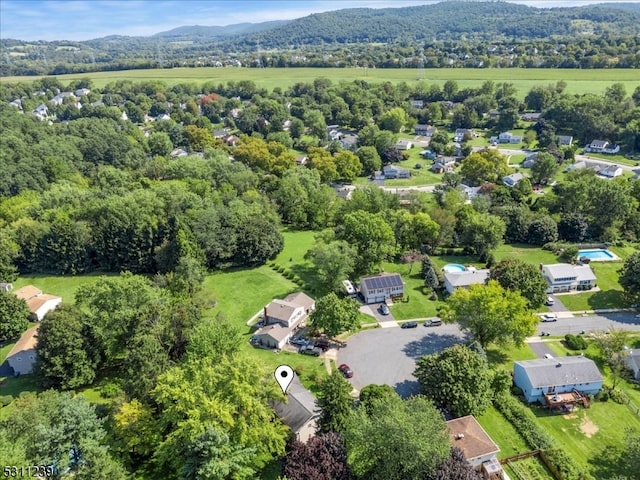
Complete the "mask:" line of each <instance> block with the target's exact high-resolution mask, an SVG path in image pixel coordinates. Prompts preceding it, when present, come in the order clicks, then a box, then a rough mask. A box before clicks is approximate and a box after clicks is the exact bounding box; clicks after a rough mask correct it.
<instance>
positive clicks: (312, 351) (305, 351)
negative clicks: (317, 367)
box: [298, 345, 320, 357]
mask: <svg viewBox="0 0 640 480" xmlns="http://www.w3.org/2000/svg"><path fill="white" fill-rule="evenodd" d="M298 353H299V354H301V355H311V356H312V357H319V356H320V350H318V349H317V348H315V347H312V346H310V345H308V346H306V347H302V348H300V350H298Z"/></svg>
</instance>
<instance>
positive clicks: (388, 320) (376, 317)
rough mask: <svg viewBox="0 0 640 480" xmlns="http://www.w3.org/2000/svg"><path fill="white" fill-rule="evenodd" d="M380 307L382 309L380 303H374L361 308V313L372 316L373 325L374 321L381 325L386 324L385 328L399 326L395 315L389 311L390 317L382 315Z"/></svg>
mask: <svg viewBox="0 0 640 480" xmlns="http://www.w3.org/2000/svg"><path fill="white" fill-rule="evenodd" d="M379 307H380V304H379V303H372V304H370V305H363V306H361V307H360V311H361V312H362V313H364V314H365V315H372V317H371V323H373V322H374V321H377V322H378V323H379V324H384V325H385V326H386V325H393V324H395V325H397V323H396V319H395V318H394V316H393V313H391V311H389V314H388V315H382V314H381V313H380V310H378V308H379Z"/></svg>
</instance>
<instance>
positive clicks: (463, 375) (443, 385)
mask: <svg viewBox="0 0 640 480" xmlns="http://www.w3.org/2000/svg"><path fill="white" fill-rule="evenodd" d="M416 365H417V368H416V370H415V372H414V375H415V377H416V378H417V379H418V382H420V388H421V391H422V393H423V394H424V395H426V396H427V397H428V398H430V399H431V400H433V401H434V402H435V404H436V405H437V406H439V407H441V408H445V409H447V411H449V412H450V413H451V414H452V415H453V416H454V417H463V416H465V415H475V416H479V415H482V414H483V413H484V411H485V410H486V409H487V408H488V407H489V406H490V405H491V400H492V397H493V392H492V390H491V380H492V378H493V375H492V374H491V371H490V370H489V365H488V363H487V361H486V359H484V358H483V357H482V356H481V355H480V354H478V353H476V352H474V351H472V350H470V349H469V348H467V347H466V346H464V345H454V346H453V347H449V348H446V349H444V350H443V351H442V352H440V353H436V354H432V355H425V356H423V357H421V358H419V359H418V360H417V362H416Z"/></svg>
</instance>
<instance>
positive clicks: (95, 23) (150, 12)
mask: <svg viewBox="0 0 640 480" xmlns="http://www.w3.org/2000/svg"><path fill="white" fill-rule="evenodd" d="M509 1H510V2H511V3H521V4H526V5H531V6H536V7H558V6H578V5H586V4H591V3H607V2H611V1H614V0H509ZM617 1H618V2H628V3H634V2H632V1H630V0H617ZM635 1H636V2H637V0H635ZM429 3H434V0H0V38H3V39H5V38H13V39H18V40H89V39H93V38H100V37H105V36H107V35H129V36H147V35H153V34H154V33H158V32H163V31H166V30H171V29H172V28H176V27H181V26H185V25H207V26H208V25H231V24H235V23H244V22H251V23H259V22H265V21H269V20H290V19H294V18H299V17H303V16H306V15H309V14H311V13H319V12H326V11H329V10H340V9H343V8H354V7H368V8H384V7H405V6H411V5H425V4H429Z"/></svg>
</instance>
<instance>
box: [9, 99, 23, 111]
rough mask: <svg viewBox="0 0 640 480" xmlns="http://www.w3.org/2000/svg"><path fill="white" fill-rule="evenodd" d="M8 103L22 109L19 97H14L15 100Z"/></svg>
mask: <svg viewBox="0 0 640 480" xmlns="http://www.w3.org/2000/svg"><path fill="white" fill-rule="evenodd" d="M9 105H11V106H12V107H15V108H17V109H18V110H22V100H20V99H19V98H16V99H15V100H12V101H11V102H9Z"/></svg>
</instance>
